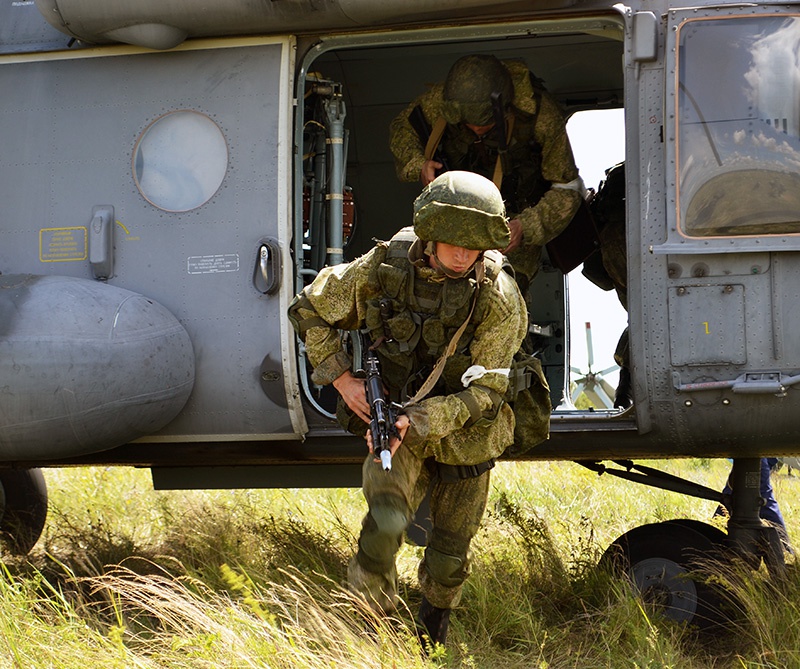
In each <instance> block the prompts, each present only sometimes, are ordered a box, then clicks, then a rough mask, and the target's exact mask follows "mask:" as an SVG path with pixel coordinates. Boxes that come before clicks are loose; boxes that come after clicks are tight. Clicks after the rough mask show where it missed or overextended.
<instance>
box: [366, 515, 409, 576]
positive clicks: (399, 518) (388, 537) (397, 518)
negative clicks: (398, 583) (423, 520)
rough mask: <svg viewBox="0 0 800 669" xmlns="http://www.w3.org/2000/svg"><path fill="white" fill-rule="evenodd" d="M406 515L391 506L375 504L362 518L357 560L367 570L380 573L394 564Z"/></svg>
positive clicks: (401, 538)
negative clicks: (362, 524)
mask: <svg viewBox="0 0 800 669" xmlns="http://www.w3.org/2000/svg"><path fill="white" fill-rule="evenodd" d="M406 525H408V517H407V516H406V514H405V513H403V511H401V510H400V509H398V508H396V507H391V506H375V507H373V508H372V509H370V512H369V513H368V514H367V517H366V518H365V519H364V527H363V528H362V530H361V536H360V537H359V540H358V546H359V551H358V561H359V562H360V563H361V565H362V566H363V567H364V568H365V569H367V570H368V571H372V572H376V573H382V572H385V571H387V570H388V569H389V568H390V566H391V565H393V564H394V556H395V553H397V551H398V549H399V548H400V544H401V543H402V541H403V532H404V531H405V529H406Z"/></svg>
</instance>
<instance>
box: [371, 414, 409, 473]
mask: <svg viewBox="0 0 800 669" xmlns="http://www.w3.org/2000/svg"><path fill="white" fill-rule="evenodd" d="M409 425H411V422H410V421H409V420H408V416H406V415H405V414H400V415H399V416H398V417H397V420H396V421H395V422H394V426H395V427H396V428H397V431H398V432H399V433H400V436H399V437H392V439H391V441H390V442H389V450H390V451H391V453H392V457H394V454H395V453H396V452H397V449H398V448H400V444H402V443H403V439H405V436H406V432H408V426H409ZM366 440H367V448H368V449H369V452H370V453H373V452H374V451H373V448H372V433H371V432H370V431H369V430H367V436H366ZM375 462H380V460H378V458H375Z"/></svg>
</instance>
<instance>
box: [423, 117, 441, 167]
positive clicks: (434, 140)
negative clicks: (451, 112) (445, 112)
mask: <svg viewBox="0 0 800 669" xmlns="http://www.w3.org/2000/svg"><path fill="white" fill-rule="evenodd" d="M445 128H447V121H445V120H444V117H443V116H440V117H439V118H437V119H436V122H435V123H434V124H433V127H432V128H431V134H430V136H429V137H428V143H427V144H426V145H425V154H424V155H425V160H431V159H433V154H434V153H436V149H437V148H438V147H439V142H441V141H442V135H444V131H445Z"/></svg>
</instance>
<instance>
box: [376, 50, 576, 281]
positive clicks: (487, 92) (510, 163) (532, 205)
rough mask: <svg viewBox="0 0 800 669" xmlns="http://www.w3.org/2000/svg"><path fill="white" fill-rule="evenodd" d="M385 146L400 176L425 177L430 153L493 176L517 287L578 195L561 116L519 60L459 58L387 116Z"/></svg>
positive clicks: (431, 169)
mask: <svg viewBox="0 0 800 669" xmlns="http://www.w3.org/2000/svg"><path fill="white" fill-rule="evenodd" d="M493 96H494V97H495V98H496V101H495V103H494V107H493V104H492V98H493ZM498 107H499V108H500V114H499V117H498V112H497V109H498ZM419 111H421V113H422V115H423V116H424V119H425V120H426V121H427V124H428V126H429V127H430V130H431V136H432V137H431V138H430V139H429V141H427V143H423V141H422V139H421V138H420V134H419V133H418V132H417V130H415V126H414V125H413V118H414V114H417V113H419ZM501 119H502V121H501V123H500V124H499V123H498V121H499V120H501ZM500 125H502V126H505V128H501V127H500ZM503 131H505V132H503ZM390 147H391V150H392V153H393V154H394V158H395V168H396V170H397V176H398V178H399V179H400V180H401V181H409V182H410V181H416V180H418V179H419V180H421V181H422V183H423V185H425V184H428V183H430V181H431V180H432V179H433V178H434V176H435V174H436V172H437V171H438V170H441V169H442V167H443V165H442V162H440V161H438V160H435V159H434V155H438V156H440V157H441V158H442V159H443V161H444V162H446V163H447V168H448V169H456V170H469V171H471V172H476V173H478V174H481V175H483V176H485V177H487V178H489V179H492V180H493V181H494V182H495V184H496V185H497V186H498V187H499V188H500V190H501V192H502V194H503V198H504V200H505V202H506V209H507V210H508V212H509V216H510V218H511V220H510V221H509V226H510V229H511V241H510V243H509V245H508V246H507V247H506V248H505V249H504V251H505V253H506V255H507V256H508V259H509V261H510V262H511V264H512V265H513V267H514V270H515V271H516V274H517V278H518V281H519V283H520V285H521V286H522V287H523V292H525V290H524V289H525V288H526V287H527V285H528V283H529V281H530V279H532V278H533V276H534V275H535V274H536V272H537V271H538V267H539V258H540V254H541V247H542V246H544V245H545V244H546V243H548V242H549V241H550V240H552V239H554V238H555V237H556V236H558V234H559V233H560V232H561V231H562V230H564V228H565V227H566V226H567V224H568V223H569V222H570V221H571V220H572V218H573V216H574V215H575V212H576V211H577V209H578V206H579V205H580V202H581V199H582V197H583V183H582V181H581V180H580V178H579V176H578V169H577V167H576V166H575V160H574V158H573V156H572V149H571V147H570V144H569V139H568V137H567V133H566V128H565V124H564V116H563V114H562V112H561V110H560V108H559V107H558V104H557V103H556V101H555V100H554V99H553V98H552V96H551V95H550V94H549V93H548V92H547V91H546V90H545V89H544V88H543V86H542V84H541V81H540V80H538V79H536V78H535V77H534V76H533V75H532V74H531V73H530V72H529V70H528V68H527V66H526V65H525V64H524V63H523V62H522V61H519V60H504V61H500V60H498V59H497V58H495V57H494V56H490V55H470V56H465V57H463V58H460V59H459V60H458V61H456V62H455V64H454V65H453V66H452V68H451V69H450V72H449V73H448V75H447V78H446V80H445V81H444V83H443V84H437V85H435V86H433V87H432V88H431V89H430V90H429V91H428V92H427V93H424V94H423V95H421V96H420V97H418V98H417V99H415V100H414V101H413V102H412V103H411V104H410V105H408V107H407V108H406V109H405V110H403V112H401V113H400V115H399V116H397V117H396V118H395V119H394V120H393V121H392V124H391V128H390ZM437 151H438V154H437Z"/></svg>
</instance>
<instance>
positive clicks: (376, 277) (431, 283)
mask: <svg viewBox="0 0 800 669" xmlns="http://www.w3.org/2000/svg"><path fill="white" fill-rule="evenodd" d="M509 237H510V234H509V229H508V225H507V222H506V217H505V207H504V205H503V200H502V197H501V195H500V192H499V191H498V189H497V188H496V187H495V186H494V184H492V182H491V181H489V180H487V179H484V178H483V177H481V176H479V175H477V174H474V173H470V172H463V171H453V172H448V173H446V174H443V175H441V176H440V177H438V178H436V179H435V180H434V181H433V182H431V183H430V184H429V185H428V186H427V187H426V188H425V189H424V190H423V192H422V194H421V195H420V196H419V197H418V198H417V199H416V201H415V202H414V227H413V230H412V229H411V228H404V229H403V230H401V231H400V232H399V233H397V234H396V235H395V236H394V237H393V238H392V239H391V240H390V241H389V242H388V243H385V242H379V243H378V245H377V246H375V247H374V248H373V249H372V250H371V251H370V252H369V253H367V254H366V255H364V256H361V257H360V258H357V259H356V260H354V261H352V262H350V263H348V264H343V265H337V266H332V267H326V268H325V269H323V270H322V271H321V272H320V273H319V275H318V276H317V278H316V279H315V280H314V281H313V282H312V283H311V284H310V285H309V286H307V287H306V288H305V289H304V291H303V292H302V293H300V294H299V295H298V296H297V297H296V298H295V300H294V302H293V303H292V305H291V307H290V316H291V319H292V322H293V323H294V325H295V328H296V329H297V331H298V333H299V334H300V336H301V337H302V338H303V340H304V341H305V344H306V350H307V355H308V359H309V361H310V362H311V364H312V366H313V367H314V374H313V379H314V381H315V382H316V383H320V384H329V383H332V384H333V385H334V387H335V388H336V389H337V390H338V391H339V394H340V396H341V400H342V401H340V403H339V410H338V412H337V413H338V415H339V419H340V422H341V423H342V424H343V425H344V426H345V427H347V428H348V429H349V430H350V431H351V432H354V433H355V434H364V433H365V432H366V431H367V426H368V422H369V419H370V414H369V412H370V407H369V404H368V403H367V400H366V394H365V383H364V379H363V378H357V377H356V376H354V375H353V374H352V372H351V369H352V367H353V364H352V360H351V358H350V354H349V353H348V352H347V351H346V350H345V348H343V344H342V338H341V337H340V335H339V329H347V330H361V331H365V332H366V333H367V335H368V336H369V339H370V340H371V341H373V342H375V344H374V346H373V349H374V350H375V352H376V353H377V355H378V358H379V360H380V366H381V369H382V373H383V382H384V385H385V386H386V389H387V391H388V394H389V399H390V400H392V401H394V402H398V403H401V404H402V405H403V407H404V408H403V410H402V412H401V413H400V415H399V417H398V418H397V421H396V423H395V426H396V428H397V430H398V432H399V438H397V437H395V438H392V439H391V441H390V447H391V452H392V466H391V469H389V470H388V471H386V470H385V469H384V467H382V466H380V465H379V464H378V463H377V462H376V459H375V458H374V456H373V455H369V456H367V459H366V461H365V463H364V466H363V469H362V475H363V490H364V496H365V497H366V499H367V503H368V505H369V511H368V513H367V515H366V516H365V518H364V521H363V526H362V529H361V535H360V537H359V541H358V551H357V552H356V554H355V556H354V557H353V559H352V560H351V561H350V565H349V568H348V582H349V585H350V587H351V589H352V590H353V591H355V592H356V593H358V594H360V595H363V596H364V598H365V599H366V601H367V602H368V604H369V605H370V606H371V607H372V608H373V609H375V610H376V611H378V612H380V613H391V612H392V611H394V610H395V609H396V608H397V605H398V595H397V572H396V568H395V554H396V553H397V551H398V549H399V548H400V545H401V543H402V539H403V534H404V531H405V530H406V527H407V526H408V525H409V523H410V522H411V520H412V518H413V516H414V512H415V510H416V509H417V506H418V505H419V503H420V501H421V499H422V498H423V496H424V495H425V493H426V491H427V490H428V489H429V486H430V488H431V501H430V506H431V519H432V522H433V528H432V530H431V531H430V533H429V534H428V542H427V547H426V549H425V554H424V557H423V559H422V561H421V563H420V567H419V581H420V589H421V590H422V594H423V600H422V605H421V607H420V612H419V618H420V623H421V625H422V628H423V630H424V631H423V634H424V635H427V636H428V637H429V640H430V642H431V643H434V644H435V643H444V642H445V639H446V636H447V630H448V625H449V619H450V612H451V610H452V608H453V607H455V606H456V605H457V604H458V602H459V600H460V599H461V590H462V586H463V584H464V581H465V579H466V578H467V576H468V575H469V572H470V558H469V546H470V543H471V541H472V538H473V536H474V535H475V533H476V532H477V530H478V527H479V525H480V522H481V518H482V516H483V512H484V509H485V506H486V501H487V495H488V490H489V475H490V470H491V469H492V467H493V466H494V462H495V458H497V457H498V456H500V455H501V454H502V453H503V451H504V450H505V449H506V447H507V446H509V444H511V442H512V439H513V431H514V414H513V412H512V411H511V409H510V408H509V406H508V404H507V403H506V401H505V395H506V391H507V388H508V381H509V379H508V374H509V368H510V366H511V359H512V355H513V354H514V352H515V351H516V350H517V349H518V348H519V346H520V344H521V342H522V338H523V336H524V335H525V332H526V329H527V318H526V312H525V306H524V301H523V299H522V296H521V295H520V293H519V290H518V288H517V286H516V284H515V283H514V280H513V279H512V278H511V276H510V275H509V274H507V273H506V272H505V271H504V270H503V269H502V256H501V255H500V254H499V253H498V252H497V251H496V249H501V248H505V247H506V246H507V245H508V242H509ZM370 437H371V435H370V434H369V433H367V444H368V447H369V450H370V451H372V450H373V449H372V443H371V439H370Z"/></svg>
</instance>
